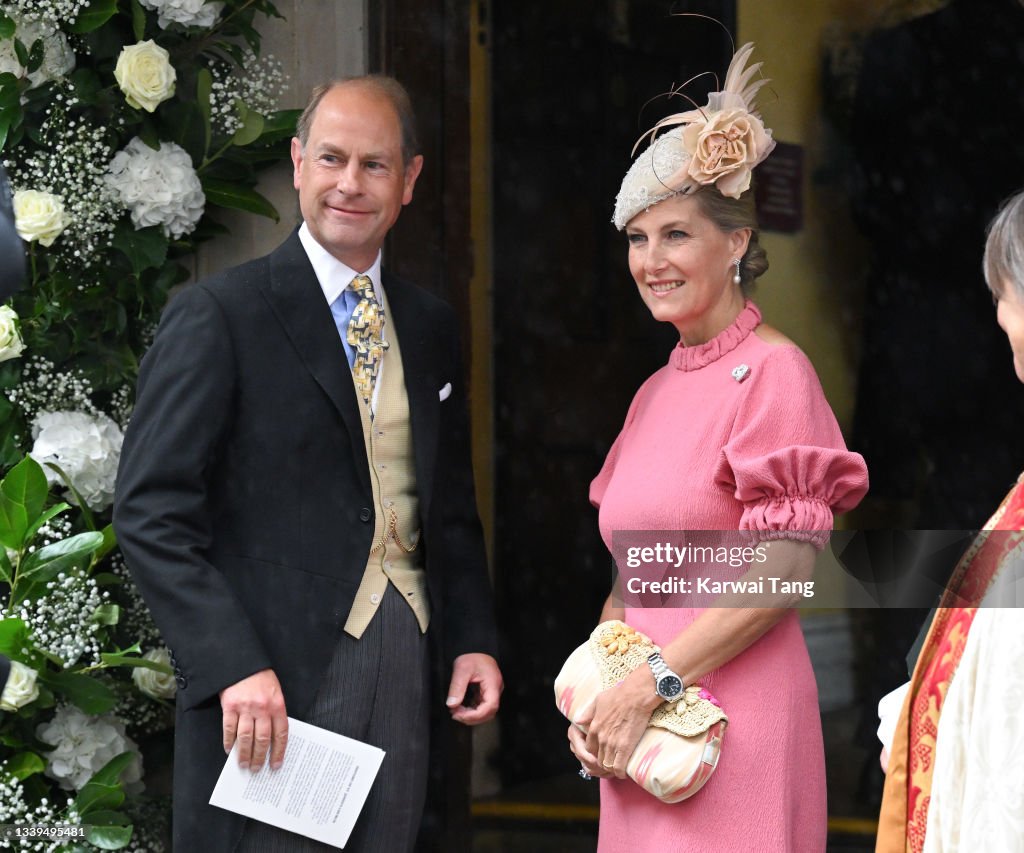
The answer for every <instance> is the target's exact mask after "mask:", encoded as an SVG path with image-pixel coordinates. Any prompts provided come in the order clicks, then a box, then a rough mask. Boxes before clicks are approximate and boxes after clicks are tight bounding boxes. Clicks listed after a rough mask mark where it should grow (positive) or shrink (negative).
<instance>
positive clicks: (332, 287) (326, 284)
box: [299, 222, 384, 305]
mask: <svg viewBox="0 0 1024 853" xmlns="http://www.w3.org/2000/svg"><path fill="white" fill-rule="evenodd" d="M299 241H300V242H301V243H302V248H303V249H305V250H306V256H307V257H308V258H309V262H310V264H312V266H313V272H314V273H316V278H317V281H318V282H320V289H321V290H322V291H323V292H324V298H325V299H326V300H327V304H328V305H331V304H333V302H334V300H335V299H337V298H338V297H339V296H341V293H342V291H343V290H345V288H346V287H348V286H349V284H351V283H352V279H354V278H355V277H356V276H357V275H365V276H368V277H369V279H370V281H372V282H373V289H374V292H375V293H376V294H377V296H378V298H379V299H383V292H384V287H383V284H382V283H381V278H380V260H381V253H380V252H377V258H376V259H375V260H374V262H373V263H372V264H371V265H370V268H369V269H368V270H366V271H365V272H362V273H360V272H358V271H357V270H354V269H352V268H351V267H350V266H348V265H347V264H343V263H342V262H341V261H339V260H338V259H337V258H336V257H334V255H332V254H331V253H330V252H328V251H327V250H326V249H325V248H324V247H323V246H321V245H320V243H318V242H317V240H316V238H315V237H314V236H313V235H312V234H311V233H310V231H309V226H308V225H306V223H305V222H303V223H302V226H301V227H300V228H299Z"/></svg>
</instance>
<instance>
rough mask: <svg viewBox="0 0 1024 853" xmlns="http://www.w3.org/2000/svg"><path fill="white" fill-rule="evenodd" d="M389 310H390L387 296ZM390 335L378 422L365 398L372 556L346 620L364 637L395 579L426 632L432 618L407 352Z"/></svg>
mask: <svg viewBox="0 0 1024 853" xmlns="http://www.w3.org/2000/svg"><path fill="white" fill-rule="evenodd" d="M384 310H385V312H386V313H387V297H385V302H384ZM384 334H385V338H386V339H387V341H388V350H387V352H386V353H385V355H384V366H383V369H382V371H381V373H380V374H379V375H378V377H377V390H376V406H375V409H374V415H373V419H372V420H371V418H370V412H369V409H368V408H367V406H365V405H364V404H363V402H362V399H360V400H359V413H360V417H361V418H362V423H363V442H364V444H365V446H366V453H367V457H368V462H369V463H370V484H371V485H372V487H373V505H374V509H375V514H374V515H375V519H374V526H373V545H372V546H371V550H370V557H369V559H368V560H367V562H366V570H365V571H364V572H363V579H362V582H361V583H360V584H359V589H358V591H357V592H356V597H355V600H354V601H353V603H352V610H351V611H350V612H349V615H348V621H346V622H345V631H346V633H348V634H351V635H352V636H353V637H356V638H358V637H360V636H362V633H363V631H365V630H366V627H367V626H368V625H369V624H370V620H371V619H372V618H373V615H374V614H375V613H376V612H377V608H378V607H379V606H380V602H381V599H382V598H383V596H384V591H385V590H386V589H387V585H388V582H389V581H390V582H391V583H392V584H394V586H395V588H396V589H397V590H398V591H399V592H400V593H401V594H402V598H404V599H405V600H406V601H407V602H409V606H410V607H411V608H412V610H413V613H415V614H416V621H417V622H418V623H419V626H420V630H421V631H424V632H425V631H426V630H427V625H428V624H429V622H430V603H429V601H428V600H427V580H426V576H425V574H424V572H423V561H422V552H421V550H420V548H419V541H420V502H419V496H418V495H417V493H416V471H415V466H414V462H413V450H412V426H411V424H410V420H409V398H408V395H407V394H406V391H405V373H404V371H403V370H402V351H401V349H400V348H399V345H398V336H397V335H396V334H395V327H394V325H393V324H391V323H390V322H389V323H388V324H387V325H386V326H385V333H384ZM357 396H358V393H357Z"/></svg>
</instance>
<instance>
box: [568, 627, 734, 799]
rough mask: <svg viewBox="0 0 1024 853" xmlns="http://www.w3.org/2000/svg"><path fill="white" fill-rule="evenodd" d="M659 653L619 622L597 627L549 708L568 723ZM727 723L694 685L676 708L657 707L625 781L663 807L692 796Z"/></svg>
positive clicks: (573, 658) (713, 760) (714, 760)
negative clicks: (642, 789) (657, 800)
mask: <svg viewBox="0 0 1024 853" xmlns="http://www.w3.org/2000/svg"><path fill="white" fill-rule="evenodd" d="M657 651H660V649H659V648H658V647H657V646H656V645H655V644H654V643H652V642H651V640H650V638H649V637H647V636H645V635H644V634H641V633H640V632H639V631H635V630H633V629H632V628H630V627H629V626H628V625H626V624H625V623H623V622H619V621H618V620H613V621H611V622H602V623H601V624H600V625H598V626H597V627H596V628H595V629H594V630H593V632H592V633H591V635H590V639H589V640H587V642H585V643H584V644H583V645H582V646H580V647H579V648H578V649H576V651H574V652H573V653H572V654H571V655H569V659H568V660H567V661H566V662H565V664H564V665H563V666H562V671H561V672H560V673H558V677H557V678H556V679H555V703H556V704H557V705H558V710H559V711H561V712H562V714H563V715H564V716H565V717H566V718H568V720H569V721H570V722H571V723H574V724H575V722H576V720H578V719H580V717H582V716H583V715H584V712H585V711H587V710H588V709H589V707H590V705H591V704H592V703H593V701H594V699H595V698H597V694H598V693H600V692H601V691H602V690H607V689H608V688H609V687H612V686H614V685H615V684H618V682H620V681H621V680H622V679H623V678H625V677H626V676H627V675H629V674H630V673H631V672H632V671H633V670H634V669H636V668H637V667H640V666H646V665H647V658H648V657H650V656H651V655H652V654H653V653H654V652H657ZM727 723H728V718H727V717H726V716H725V713H724V712H723V711H722V709H721V708H720V707H719V705H718V702H717V701H716V700H715V698H714V697H713V696H712V695H711V694H710V693H708V692H707V691H706V690H704V689H703V688H702V687H700V685H697V684H693V685H691V686H689V687H687V688H686V690H685V692H684V694H683V697H682V698H681V699H679V700H677V701H676V702H663V703H662V704H661V705H660V706H659V707H658V708H656V709H655V711H654V713H653V714H652V715H651V722H650V724H649V725H648V727H647V731H646V732H644V734H643V737H641V738H640V742H639V743H638V744H637V745H636V749H635V750H633V754H632V755H631V756H630V757H629V762H628V763H627V765H626V773H627V774H628V775H629V777H630V778H631V779H632V780H633V781H634V782H636V783H637V784H638V785H640V786H641V787H642V788H644V789H645V790H646V791H649V792H650V793H651V794H653V795H654V796H655V797H657V798H658V799H659V800H661V801H662V802H663V803H678V802H679V801H680V800H685V799H686V798H687V797H692V796H693V795H694V794H696V793H697V792H698V791H699V790H700V789H701V788H702V787H704V784H705V783H706V782H707V781H708V779H710V778H711V774H712V773H714V771H715V767H717V766H718V757H719V754H720V752H721V749H722V738H723V736H724V735H725V727H726V725H727Z"/></svg>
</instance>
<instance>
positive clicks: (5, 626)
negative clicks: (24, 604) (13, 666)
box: [0, 617, 28, 660]
mask: <svg viewBox="0 0 1024 853" xmlns="http://www.w3.org/2000/svg"><path fill="white" fill-rule="evenodd" d="M27 645H28V628H27V627H26V626H25V623H24V622H22V621H21V620H20V619H15V618H13V617H12V618H10V619H0V654H4V655H7V657H9V658H14V659H16V660H21V657H22V654H21V650H22V649H24V648H26V646H27Z"/></svg>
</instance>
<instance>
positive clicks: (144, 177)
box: [107, 136, 206, 239]
mask: <svg viewBox="0 0 1024 853" xmlns="http://www.w3.org/2000/svg"><path fill="white" fill-rule="evenodd" d="M107 183H108V185H109V186H110V187H111V188H112V189H113V190H114V192H115V193H117V195H118V197H119V198H120V200H121V203H122V204H123V205H124V206H125V207H126V208H127V209H128V210H129V211H131V215H132V224H134V225H135V227H136V228H137V229H138V228H147V227H149V226H150V225H159V226H161V227H162V228H163V231H164V234H166V235H167V236H168V237H173V238H174V239H178V238H179V237H182V236H184V235H185V234H191V233H192V231H194V230H195V227H196V223H197V222H199V220H200V219H201V218H202V216H203V209H204V208H205V206H206V196H205V195H204V194H203V187H202V184H200V182H199V176H198V175H197V174H196V171H195V169H193V168H192V159H191V158H190V157H189V156H188V152H187V151H186V150H185V149H184V148H182V147H181V146H180V145H176V144H175V143H173V142H161V143H160V150H159V151H154V150H153V149H152V148H150V147H149V146H148V145H146V143H145V142H143V141H142V140H141V139H139V137H137V136H136V137H135V138H134V139H132V141H131V142H129V143H128V145H127V146H126V147H125V148H124V150H122V151H118V152H117V154H115V155H114V159H113V160H111V161H110V166H109V167H108V169H107Z"/></svg>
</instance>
